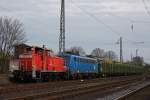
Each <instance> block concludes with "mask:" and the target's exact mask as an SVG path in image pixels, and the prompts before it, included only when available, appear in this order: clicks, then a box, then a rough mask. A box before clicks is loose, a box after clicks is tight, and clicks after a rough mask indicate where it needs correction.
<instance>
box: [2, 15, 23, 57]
mask: <svg viewBox="0 0 150 100" xmlns="http://www.w3.org/2000/svg"><path fill="white" fill-rule="evenodd" d="M23 42H25V32H24V28H23V24H22V23H20V21H19V20H17V19H12V18H8V17H0V53H1V54H4V55H6V56H9V55H10V54H11V52H12V50H13V46H14V45H16V44H20V43H23Z"/></svg>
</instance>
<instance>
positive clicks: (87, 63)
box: [61, 54, 98, 79]
mask: <svg viewBox="0 0 150 100" xmlns="http://www.w3.org/2000/svg"><path fill="white" fill-rule="evenodd" d="M61 57H63V58H64V60H65V66H66V67H67V69H68V77H69V78H73V79H75V78H92V77H96V76H98V65H97V60H96V59H93V58H88V57H82V56H77V55H71V54H63V55H61Z"/></svg>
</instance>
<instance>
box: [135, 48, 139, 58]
mask: <svg viewBox="0 0 150 100" xmlns="http://www.w3.org/2000/svg"><path fill="white" fill-rule="evenodd" d="M138 51H139V50H138V49H136V57H138Z"/></svg>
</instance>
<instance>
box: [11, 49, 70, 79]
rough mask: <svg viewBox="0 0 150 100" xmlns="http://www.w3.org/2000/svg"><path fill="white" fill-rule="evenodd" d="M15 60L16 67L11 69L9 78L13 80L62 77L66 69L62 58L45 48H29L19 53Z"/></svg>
mask: <svg viewBox="0 0 150 100" xmlns="http://www.w3.org/2000/svg"><path fill="white" fill-rule="evenodd" d="M15 61H16V60H15ZM17 61H18V69H15V70H13V72H12V74H11V79H15V80H22V81H29V80H42V81H49V80H53V79H58V78H61V79H62V78H64V76H65V75H64V74H65V73H66V70H67V69H66V67H65V66H64V60H63V58H61V57H57V56H51V55H50V52H49V50H47V49H46V48H38V47H34V48H30V49H29V50H28V51H27V52H26V53H23V54H20V55H19V58H18V59H17ZM11 66H12V63H11ZM58 76H59V77H58Z"/></svg>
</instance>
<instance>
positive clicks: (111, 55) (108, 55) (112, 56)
mask: <svg viewBox="0 0 150 100" xmlns="http://www.w3.org/2000/svg"><path fill="white" fill-rule="evenodd" d="M104 58H109V59H112V60H117V55H116V53H115V52H114V51H111V50H110V51H107V52H105V55H104Z"/></svg>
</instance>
